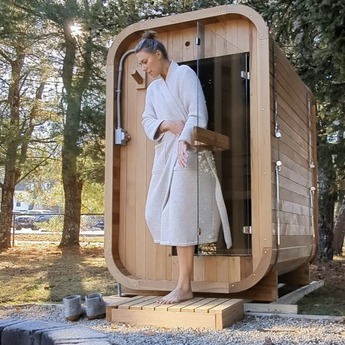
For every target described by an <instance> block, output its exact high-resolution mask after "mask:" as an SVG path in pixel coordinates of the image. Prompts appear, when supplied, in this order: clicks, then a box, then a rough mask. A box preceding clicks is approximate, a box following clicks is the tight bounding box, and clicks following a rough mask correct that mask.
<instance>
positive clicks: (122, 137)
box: [115, 128, 128, 145]
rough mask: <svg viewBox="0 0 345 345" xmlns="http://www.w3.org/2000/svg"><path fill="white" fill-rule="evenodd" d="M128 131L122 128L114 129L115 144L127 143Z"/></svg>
mask: <svg viewBox="0 0 345 345" xmlns="http://www.w3.org/2000/svg"><path fill="white" fill-rule="evenodd" d="M127 134H128V132H127V131H126V130H125V129H123V128H116V129H115V145H127Z"/></svg>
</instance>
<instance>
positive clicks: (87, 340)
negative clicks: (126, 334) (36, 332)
mask: <svg viewBox="0 0 345 345" xmlns="http://www.w3.org/2000/svg"><path fill="white" fill-rule="evenodd" d="M65 344H66V345H67V344H80V345H110V342H109V341H108V337H107V336H106V335H105V334H103V333H100V332H97V331H94V330H92V329H89V328H86V327H70V328H65V329H53V330H49V331H47V332H44V333H43V334H42V336H41V342H40V343H39V344H37V345H65ZM35 345H36V344H35Z"/></svg>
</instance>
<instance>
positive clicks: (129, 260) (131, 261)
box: [121, 54, 142, 275]
mask: <svg viewBox="0 0 345 345" xmlns="http://www.w3.org/2000/svg"><path fill="white" fill-rule="evenodd" d="M137 66H138V63H137V59H136V56H135V55H134V54H131V55H129V56H128V57H127V59H126V60H125V65H124V70H125V71H126V73H124V74H123V78H122V79H123V83H122V92H123V93H124V96H125V97H126V98H127V101H126V102H125V103H123V102H122V104H121V108H122V119H121V120H122V121H121V124H122V126H123V128H125V129H126V130H127V131H128V132H129V133H134V134H135V135H134V138H133V141H131V142H128V144H127V145H126V146H125V147H123V148H122V152H123V153H124V155H125V156H126V164H125V170H124V171H123V172H124V173H125V174H126V176H123V175H122V176H121V179H126V184H125V186H126V192H125V199H124V200H123V205H122V206H123V208H124V218H123V225H124V232H125V235H126V246H127V250H126V255H125V262H126V267H127V269H128V271H129V272H130V273H132V274H133V275H136V274H135V266H136V261H137V260H136V258H137V256H136V251H135V248H136V242H137V241H136V240H137V239H136V228H137V222H136V217H135V215H136V194H137V191H136V184H137V179H136V178H137V168H138V167H137V160H135V159H132V158H131V157H133V156H135V154H136V152H138V150H139V152H140V154H142V152H141V151H142V148H140V147H139V146H138V139H137V137H138V134H136V133H138V128H137V123H138V121H137V116H136V111H137V106H136V103H137V92H136V91H135V90H136V86H137V83H136V82H135V80H134V79H133V77H132V76H131V71H133V70H134V69H135V68H136V67H137ZM121 164H122V163H121ZM123 186H124V184H122V183H121V188H122V187H123ZM121 191H122V190H121ZM129 248H131V250H128V249H129Z"/></svg>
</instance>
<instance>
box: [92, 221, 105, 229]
mask: <svg viewBox="0 0 345 345" xmlns="http://www.w3.org/2000/svg"><path fill="white" fill-rule="evenodd" d="M94 227H95V228H97V229H101V230H104V219H99V220H98V221H97V223H96V224H95V226H94Z"/></svg>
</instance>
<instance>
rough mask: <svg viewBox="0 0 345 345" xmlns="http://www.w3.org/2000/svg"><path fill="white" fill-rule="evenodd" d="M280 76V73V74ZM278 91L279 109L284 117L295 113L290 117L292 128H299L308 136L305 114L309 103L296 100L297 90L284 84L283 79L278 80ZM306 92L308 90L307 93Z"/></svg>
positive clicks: (304, 136)
mask: <svg viewBox="0 0 345 345" xmlns="http://www.w3.org/2000/svg"><path fill="white" fill-rule="evenodd" d="M278 77H279V74H278ZM277 92H278V97H279V101H278V110H279V111H280V112H281V113H282V116H281V117H282V118H283V119H284V118H285V115H284V114H295V115H296V116H292V117H291V118H290V119H288V120H289V121H290V126H291V127H292V128H298V129H299V130H300V131H301V133H303V136H302V137H303V138H306V137H307V133H308V132H307V131H308V123H305V119H303V116H305V114H306V109H307V104H306V102H304V103H302V101H301V100H299V99H297V101H296V97H297V95H296V90H294V89H292V88H291V87H290V86H289V85H282V84H281V80H279V79H278V80H277ZM304 94H306V91H305V93H304Z"/></svg>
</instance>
